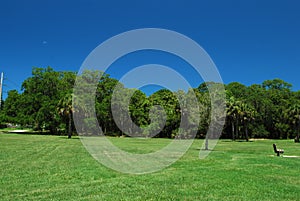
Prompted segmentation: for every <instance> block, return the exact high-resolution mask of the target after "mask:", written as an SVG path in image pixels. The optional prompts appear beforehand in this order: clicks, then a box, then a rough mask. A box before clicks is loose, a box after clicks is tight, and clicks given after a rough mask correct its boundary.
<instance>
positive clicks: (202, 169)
mask: <svg viewBox="0 0 300 201" xmlns="http://www.w3.org/2000/svg"><path fill="white" fill-rule="evenodd" d="M110 140H111V141H112V142H113V143H114V144H115V145H117V146H119V147H120V148H121V149H123V150H126V151H129V152H135V153H149V152H151V151H153V150H157V149H158V148H160V147H163V146H165V145H166V144H168V143H169V142H170V140H168V139H149V140H144V139H132V138H110ZM202 142H203V141H202V140H195V142H194V143H193V145H192V146H191V148H190V149H189V151H188V152H187V153H186V154H185V155H184V156H183V157H182V158H181V159H180V160H178V161H177V162H176V163H174V164H173V165H171V166H170V167H168V168H166V169H164V170H161V171H159V172H156V173H152V174H146V175H138V176H137V175H128V174H121V173H118V172H115V171H113V170H110V169H108V168H106V167H104V166H103V165H101V164H99V163H98V162H97V161H95V160H94V159H93V158H92V157H91V156H90V155H89V153H87V151H86V150H85V149H84V147H83V145H82V144H81V142H80V140H79V139H78V138H72V139H70V140H68V139H67V138H66V137H61V136H40V135H16V134H0V169H1V172H0V177H1V179H0V189H1V190H0V198H1V200H299V199H300V197H299V192H300V175H299V167H300V158H284V157H276V156H275V154H274V152H273V147H272V144H273V143H276V144H277V146H278V147H279V148H283V149H285V155H296V156H297V155H298V156H300V144H296V143H294V142H293V141H292V140H289V141H288V140H280V141H276V140H262V141H253V142H249V143H246V142H231V141H228V140H220V141H219V143H218V144H217V146H216V147H215V149H214V150H213V151H212V152H211V154H210V155H209V156H208V157H207V158H206V159H204V160H199V158H198V155H199V148H200V147H201V145H202Z"/></svg>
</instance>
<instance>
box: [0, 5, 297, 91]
mask: <svg viewBox="0 0 300 201" xmlns="http://www.w3.org/2000/svg"><path fill="white" fill-rule="evenodd" d="M299 10H300V3H299V1H296V0H294V1H292V0H287V1H282V0H280V1H279V0H272V1H266V0H261V1H257V0H251V1H238V0H235V1H232V0H227V1H222V0H220V1H216V0H212V1H200V0H190V1H188V0H185V1H183V0H172V1H171V0H164V1H163V0H160V1H158V0H152V1H144V0H124V1H121V0H119V1H116V0H110V1H101V0H77V1H75V0H73V1H63V0H62V1H58V0H52V1H50V0H49V1H42V0H27V1H22V0H19V1H16V0H10V1H4V0H1V1H0V71H3V72H4V73H5V80H4V84H5V85H4V93H5V92H7V91H8V90H12V89H18V90H19V89H20V87H21V83H22V82H23V81H24V79H26V78H27V77H29V76H30V75H31V69H32V67H33V66H37V67H47V66H51V67H53V68H54V69H55V70H71V71H78V70H79V68H80V66H81V64H82V63H83V61H84V59H85V58H86V57H87V56H88V54H89V53H90V52H91V51H92V50H93V49H94V48H95V47H97V46H98V45H99V44H100V43H102V42H103V41H105V40H107V39H108V38H110V37H112V36H114V35H117V34H119V33H122V32H124V31H129V30H132V29H139V28H149V27H151V28H163V29H170V30H173V31H177V32H179V33H182V34H184V35H186V36H188V37H190V38H191V39H193V40H194V41H196V42H197V43H199V44H200V45H201V46H202V47H203V48H204V49H205V50H206V51H207V53H208V54H209V55H210V57H211V58H212V59H213V61H214V63H215V64H216V66H217V68H218V69H219V72H220V74H221V76H222V79H223V81H224V83H230V82H233V81H237V82H241V83H243V84H245V85H251V84H254V83H257V84H259V83H261V82H263V81H264V80H267V79H274V78H281V79H283V80H285V81H287V82H289V83H291V84H292V85H293V90H300V80H299V74H300V68H299V67H300V12H299ZM149 58H153V55H151V54H148V56H147V55H146V56H143V54H142V55H136V59H129V60H128V61H123V62H119V64H120V65H123V66H126V65H127V67H128V66H130V65H132V66H134V64H136V63H139V64H143V63H144V64H146V63H147V62H150V61H148V60H149ZM154 60H155V61H156V62H161V63H163V64H168V65H170V66H176V65H180V64H182V61H179V60H178V59H171V60H170V57H168V56H167V57H166V58H165V59H164V58H161V55H159V54H158V55H156V57H155V58H154ZM131 62H133V63H131ZM180 62H181V63H180ZM120 72H121V71H119V70H117V68H116V70H115V71H113V70H111V72H110V74H111V75H112V77H114V76H116V77H118V73H120ZM114 74H115V75H114ZM193 76H194V75H193V73H191V74H190V77H191V78H193ZM198 81H199V82H198ZM201 82H202V80H198V78H197V77H194V81H193V83H192V85H198V84H200V83H201ZM194 87H196V86H194ZM4 97H6V94H4Z"/></svg>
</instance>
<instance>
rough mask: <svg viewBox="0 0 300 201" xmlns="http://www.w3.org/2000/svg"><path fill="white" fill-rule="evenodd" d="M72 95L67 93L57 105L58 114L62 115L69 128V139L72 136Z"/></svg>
mask: <svg viewBox="0 0 300 201" xmlns="http://www.w3.org/2000/svg"><path fill="white" fill-rule="evenodd" d="M72 98H73V94H72V93H67V94H66V95H65V96H64V97H63V98H62V99H61V100H60V101H59V102H58V105H57V111H58V114H59V115H61V116H62V117H63V118H64V119H66V127H67V128H68V138H71V136H72V112H73V111H74V110H73V106H72Z"/></svg>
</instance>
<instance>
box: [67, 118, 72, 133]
mask: <svg viewBox="0 0 300 201" xmlns="http://www.w3.org/2000/svg"><path fill="white" fill-rule="evenodd" d="M71 136H72V113H70V114H69V125H68V138H71Z"/></svg>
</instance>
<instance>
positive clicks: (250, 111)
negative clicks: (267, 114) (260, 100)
mask: <svg viewBox="0 0 300 201" xmlns="http://www.w3.org/2000/svg"><path fill="white" fill-rule="evenodd" d="M240 109H241V110H240V113H239V115H240V119H241V120H242V124H243V126H244V129H245V137H246V141H247V142H248V141H249V135H248V124H249V123H250V122H251V121H253V120H254V117H255V115H256V111H255V109H254V108H252V107H250V106H249V105H248V104H246V103H241V104H240Z"/></svg>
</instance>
